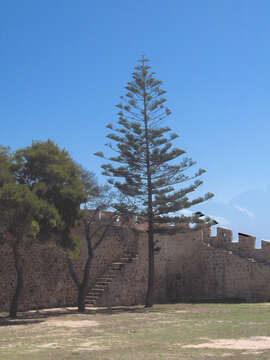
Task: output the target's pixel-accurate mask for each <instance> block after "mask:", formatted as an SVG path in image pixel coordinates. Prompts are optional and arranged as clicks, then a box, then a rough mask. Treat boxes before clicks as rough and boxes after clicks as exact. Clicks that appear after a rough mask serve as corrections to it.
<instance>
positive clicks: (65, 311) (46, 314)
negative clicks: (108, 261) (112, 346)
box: [0, 305, 149, 327]
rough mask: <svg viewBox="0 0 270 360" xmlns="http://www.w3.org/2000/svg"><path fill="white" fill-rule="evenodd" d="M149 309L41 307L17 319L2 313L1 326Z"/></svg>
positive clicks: (129, 307)
mask: <svg viewBox="0 0 270 360" xmlns="http://www.w3.org/2000/svg"><path fill="white" fill-rule="evenodd" d="M148 311H149V309H145V308H144V307H143V306H139V305H138V306H111V307H93V308H92V307H87V308H86V309H85V311H84V312H83V313H79V312H78V311H77V308H71V307H61V308H53V309H39V310H30V311H25V312H19V313H18V315H17V318H16V319H11V318H10V317H8V316H1V315H0V327H1V326H16V325H31V324H39V323H42V322H45V321H46V319H48V318H51V317H67V316H70V315H78V316H80V315H97V314H104V315H113V314H121V313H144V312H148Z"/></svg>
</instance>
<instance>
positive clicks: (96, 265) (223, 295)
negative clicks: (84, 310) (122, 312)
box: [0, 214, 270, 311]
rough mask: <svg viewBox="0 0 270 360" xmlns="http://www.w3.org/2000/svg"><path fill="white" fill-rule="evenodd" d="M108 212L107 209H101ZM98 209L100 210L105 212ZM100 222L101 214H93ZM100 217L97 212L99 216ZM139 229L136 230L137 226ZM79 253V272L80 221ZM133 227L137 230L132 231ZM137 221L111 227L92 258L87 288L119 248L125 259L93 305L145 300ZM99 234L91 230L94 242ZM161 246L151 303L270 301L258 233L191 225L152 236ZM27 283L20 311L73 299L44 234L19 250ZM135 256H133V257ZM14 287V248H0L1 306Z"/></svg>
mask: <svg viewBox="0 0 270 360" xmlns="http://www.w3.org/2000/svg"><path fill="white" fill-rule="evenodd" d="M105 215H106V214H105ZM105 215H104V214H103V216H105ZM97 221H98V220H97ZM100 221H102V217H101V220H100ZM138 229H139V230H140V231H138ZM75 230H76V232H77V234H78V235H79V236H80V239H81V245H80V254H79V256H78V259H76V260H73V263H74V266H75V269H76V272H77V274H78V276H79V278H82V269H83V265H84V263H85V261H86V252H87V247H86V241H85V238H84V232H83V228H82V226H81V227H78V228H77V229H75ZM135 230H136V231H135ZM145 230H146V225H145V224H136V222H135V221H133V222H129V223H128V224H125V225H122V224H121V222H119V223H117V224H115V225H114V226H112V227H111V229H110V231H109V232H108V234H107V236H106V237H105V239H104V241H103V242H102V244H101V246H100V247H98V248H97V250H96V252H95V256H94V258H93V261H92V267H91V273H90V278H89V290H90V289H91V287H93V286H94V284H95V282H96V281H97V279H98V278H99V277H100V276H102V275H103V274H106V270H107V269H108V268H109V266H110V265H111V264H112V262H115V261H117V260H118V259H120V258H121V257H122V256H123V255H124V254H131V255H132V256H133V260H132V261H131V262H129V263H126V264H125V265H124V266H123V267H122V268H121V269H120V270H119V271H118V273H117V275H116V276H115V278H113V280H112V282H111V283H110V285H109V286H108V288H107V289H106V290H105V291H104V293H103V294H102V296H101V297H100V298H99V300H98V302H97V305H100V306H114V305H135V304H143V302H144V298H145V294H146V288H147V233H146V231H145ZM97 239H98V236H97V237H96V240H95V241H97ZM157 240H158V245H159V246H160V248H161V250H160V251H159V252H158V253H157V254H156V255H155V289H154V294H155V302H156V303H166V302H169V303H171V302H181V301H187V302H189V301H196V302H197V301H250V302H256V301H270V282H269V279H270V243H268V242H267V241H262V248H261V249H256V248H255V240H256V239H255V238H254V237H252V236H249V235H246V234H239V241H238V242H236V243H235V242H232V232H231V231H230V230H229V229H223V228H218V229H217V235H216V236H211V234H210V230H209V229H205V230H204V231H202V230H200V231H196V232H195V231H193V232H188V233H184V234H179V235H173V236H157ZM22 251H23V259H24V260H23V261H24V268H25V271H24V289H23V294H22V298H21V302H20V305H19V310H28V309H38V308H42V307H57V306H67V305H69V306H71V305H76V298H77V288H76V286H75V284H74V282H73V280H72V278H71V276H70V273H69V269H68V265H67V261H66V255H65V254H64V252H63V250H61V249H60V248H58V247H57V246H56V245H54V243H53V242H50V241H48V243H46V244H42V245H41V244H38V243H36V244H35V245H32V246H31V247H28V248H26V249H23V250H22ZM135 255H136V256H135ZM15 286H16V274H15V268H14V260H13V257H12V251H11V249H10V248H9V247H8V246H7V245H4V246H1V247H0V311H7V310H8V308H9V304H10V301H11V298H12V295H13V293H14V289H15Z"/></svg>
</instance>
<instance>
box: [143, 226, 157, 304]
mask: <svg viewBox="0 0 270 360" xmlns="http://www.w3.org/2000/svg"><path fill="white" fill-rule="evenodd" d="M154 260H155V258H154V236H153V229H150V227H149V231H148V285H147V294H146V299H145V307H152V306H153V303H154V299H153V292H154V266H155V262H154Z"/></svg>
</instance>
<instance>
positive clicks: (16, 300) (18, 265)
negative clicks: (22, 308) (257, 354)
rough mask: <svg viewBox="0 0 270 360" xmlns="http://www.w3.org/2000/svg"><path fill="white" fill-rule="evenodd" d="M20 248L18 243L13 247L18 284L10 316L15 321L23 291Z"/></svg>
mask: <svg viewBox="0 0 270 360" xmlns="http://www.w3.org/2000/svg"><path fill="white" fill-rule="evenodd" d="M18 248H19V242H16V243H15V244H14V246H13V255H14V262H15V268H16V275H17V284H16V289H15V294H14V296H13V298H12V301H11V305H10V309H9V316H10V317H11V318H13V319H15V318H16V317H17V311H18V304H19V300H20V297H21V293H22V289H23V266H22V259H21V255H20V254H19V251H18Z"/></svg>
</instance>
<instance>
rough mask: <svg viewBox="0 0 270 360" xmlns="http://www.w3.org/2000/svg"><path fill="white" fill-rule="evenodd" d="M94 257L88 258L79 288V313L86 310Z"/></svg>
mask: <svg viewBox="0 0 270 360" xmlns="http://www.w3.org/2000/svg"><path fill="white" fill-rule="evenodd" d="M91 260H92V256H88V259H87V262H86V264H85V267H84V271H83V280H82V282H81V284H80V286H79V288H78V312H80V313H81V312H84V310H85V297H86V295H87V292H88V284H89V274H90V268H91Z"/></svg>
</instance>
